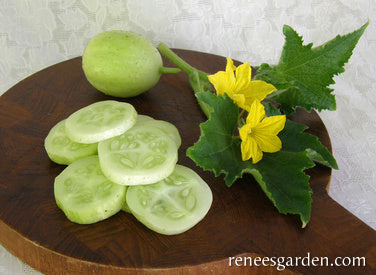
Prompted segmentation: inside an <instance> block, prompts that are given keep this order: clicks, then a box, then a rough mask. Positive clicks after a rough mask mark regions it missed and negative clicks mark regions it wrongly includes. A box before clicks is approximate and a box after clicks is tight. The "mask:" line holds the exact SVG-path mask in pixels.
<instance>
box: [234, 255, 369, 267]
mask: <svg viewBox="0 0 376 275" xmlns="http://www.w3.org/2000/svg"><path fill="white" fill-rule="evenodd" d="M228 264H229V266H234V267H241V266H243V267H246V266H250V267H251V266H256V267H262V266H265V267H267V266H270V267H275V268H276V269H277V270H278V271H283V270H285V269H286V268H288V267H294V266H305V267H309V266H314V267H319V266H323V267H327V266H333V267H335V266H354V267H364V266H366V258H365V257H336V258H335V259H334V260H333V261H331V260H330V259H329V258H328V257H316V256H315V257H312V256H311V254H310V253H309V252H308V253H307V255H306V256H304V257H250V256H237V257H229V262H228Z"/></svg>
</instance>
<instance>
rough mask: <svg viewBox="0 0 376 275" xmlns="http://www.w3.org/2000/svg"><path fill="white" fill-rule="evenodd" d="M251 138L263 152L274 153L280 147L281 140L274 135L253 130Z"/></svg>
mask: <svg viewBox="0 0 376 275" xmlns="http://www.w3.org/2000/svg"><path fill="white" fill-rule="evenodd" d="M253 138H254V140H255V141H256V143H257V145H258V146H259V148H260V150H261V151H263V152H267V153H275V152H278V151H279V150H281V148H282V142H281V140H280V139H279V137H278V136H276V135H263V134H261V133H258V132H257V130H255V131H254V135H253Z"/></svg>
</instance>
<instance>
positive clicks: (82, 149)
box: [44, 120, 98, 165]
mask: <svg viewBox="0 0 376 275" xmlns="http://www.w3.org/2000/svg"><path fill="white" fill-rule="evenodd" d="M44 148H45V149H46V152H47V155H48V156H49V158H50V159H51V160H52V161H53V162H56V163H58V164H63V165H69V164H71V163H72V162H74V161H76V160H78V159H81V158H84V157H87V156H91V155H95V154H97V152H98V143H92V144H83V143H77V142H74V141H72V140H71V139H69V138H68V137H67V135H66V133H65V120H62V121H60V122H58V123H57V124H56V125H55V126H54V127H52V129H51V130H50V132H49V133H48V135H47V137H46V138H45V140H44Z"/></svg>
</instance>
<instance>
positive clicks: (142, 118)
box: [136, 114, 154, 123]
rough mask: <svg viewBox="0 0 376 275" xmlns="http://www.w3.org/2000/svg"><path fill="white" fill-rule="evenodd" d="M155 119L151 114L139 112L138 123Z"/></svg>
mask: <svg viewBox="0 0 376 275" xmlns="http://www.w3.org/2000/svg"><path fill="white" fill-rule="evenodd" d="M153 120H154V118H152V117H151V116H147V115H141V114H138V115H137V122H136V123H140V122H145V121H153Z"/></svg>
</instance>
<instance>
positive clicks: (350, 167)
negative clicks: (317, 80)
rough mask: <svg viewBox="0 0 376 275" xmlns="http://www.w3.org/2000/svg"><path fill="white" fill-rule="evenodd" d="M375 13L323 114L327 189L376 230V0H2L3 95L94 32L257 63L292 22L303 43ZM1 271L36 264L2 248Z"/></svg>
mask: <svg viewBox="0 0 376 275" xmlns="http://www.w3.org/2000/svg"><path fill="white" fill-rule="evenodd" d="M367 20H370V25H369V26H368V28H367V29H366V31H365V33H364V35H363V36H362V38H361V39H360V41H359V43H358V45H357V47H356V49H355V51H354V53H353V56H352V57H351V59H350V61H349V63H347V64H346V66H345V70H346V71H345V73H343V74H341V75H339V76H337V77H335V81H336V84H335V85H333V86H332V87H333V88H334V89H335V94H336V99H337V111H335V112H327V111H324V112H322V113H321V114H320V116H321V118H322V119H323V121H324V123H325V125H326V126H327V128H328V131H329V134H330V137H331V141H332V145H333V153H334V156H335V158H336V159H337V162H338V165H339V167H340V170H338V171H333V176H332V181H331V187H330V192H329V194H330V196H331V197H332V198H333V199H335V200H336V201H337V202H338V203H339V204H341V205H342V206H344V207H345V208H346V209H348V210H349V211H350V212H352V213H353V214H354V215H356V216H357V217H359V218H360V219H361V220H363V221H364V222H365V223H367V224H368V225H369V226H371V227H372V228H374V229H376V169H375V168H376V167H375V166H376V165H375V163H376V161H375V157H376V149H375V148H376V96H375V95H376V28H375V27H376V25H375V20H376V2H375V0H357V1H354V0H310V1H307V0H304V1H302V0H248V1H247V0H241V1H237V0H233V1H230V0H193V1H183V0H164V1H161V0H149V1H147V0H124V1H120V0H90V1H89V0H81V1H80V0H64V1H58V0H33V1H31V0H12V1H9V0H0V95H1V94H3V93H4V92H5V91H7V90H8V89H9V88H10V87H11V86H13V85H15V84H16V83H17V82H19V81H20V80H22V79H23V78H25V77H27V76H29V75H30V74H32V73H34V72H36V71H38V70H40V69H42V68H45V67H47V66H50V65H52V64H55V63H58V62H61V61H63V60H67V59H70V58H73V57H76V56H79V55H82V52H83V50H84V48H85V46H86V44H87V43H88V41H89V39H90V38H91V37H93V36H94V35H95V34H97V33H99V32H102V31H106V30H110V29H125V30H132V31H134V32H138V33H140V34H143V35H144V36H146V37H147V38H149V39H150V40H151V41H152V42H153V43H155V44H157V43H159V42H161V41H162V42H164V43H165V44H167V45H168V46H170V47H174V48H182V49H190V50H196V51H202V52H207V53H213V54H218V55H222V56H226V57H227V56H228V57H231V58H233V59H236V60H239V61H243V62H245V61H248V62H250V63H251V65H259V64H261V63H262V62H267V63H270V64H276V63H277V62H278V59H279V56H280V53H281V49H282V46H283V42H284V36H283V34H282V27H283V25H284V24H288V25H290V26H292V27H293V28H294V29H295V30H297V31H298V33H299V34H301V35H303V37H304V39H305V43H310V42H313V44H314V45H320V44H321V43H323V42H325V41H327V40H329V39H332V38H334V37H335V36H336V35H337V34H346V33H349V32H351V31H353V30H355V29H357V28H359V27H360V26H361V25H363V24H364V23H365V22H367ZM0 138H1V137H0ZM0 274H37V272H36V271H34V270H33V269H31V268H30V267H29V266H27V265H25V264H23V263H22V262H21V261H20V260H18V259H17V258H16V257H14V256H13V255H11V254H10V253H9V252H8V251H7V250H6V249H4V248H3V247H2V246H0Z"/></svg>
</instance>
